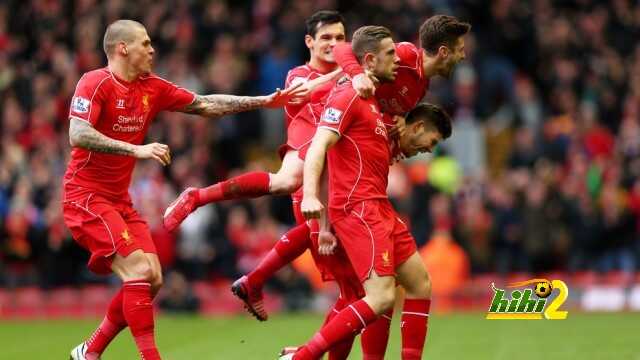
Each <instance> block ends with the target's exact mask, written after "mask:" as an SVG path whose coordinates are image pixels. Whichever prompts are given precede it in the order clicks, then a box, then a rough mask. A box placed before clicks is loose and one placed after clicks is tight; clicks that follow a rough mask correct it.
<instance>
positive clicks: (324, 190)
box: [319, 169, 331, 231]
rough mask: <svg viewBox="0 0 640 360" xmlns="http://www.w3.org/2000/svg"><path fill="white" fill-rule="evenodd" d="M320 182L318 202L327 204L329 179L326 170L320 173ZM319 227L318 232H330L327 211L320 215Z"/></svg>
mask: <svg viewBox="0 0 640 360" xmlns="http://www.w3.org/2000/svg"><path fill="white" fill-rule="evenodd" d="M320 179H321V180H320V181H321V186H320V202H321V203H323V204H327V203H328V198H329V194H328V192H329V177H328V176H327V171H326V169H324V171H323V172H322V176H321V177H320ZM319 225H320V231H330V230H331V229H330V226H329V214H328V213H327V211H326V210H325V211H323V212H322V214H320V221H319Z"/></svg>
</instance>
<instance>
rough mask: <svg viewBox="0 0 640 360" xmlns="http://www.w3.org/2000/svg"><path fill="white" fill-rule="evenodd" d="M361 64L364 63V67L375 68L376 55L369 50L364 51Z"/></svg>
mask: <svg viewBox="0 0 640 360" xmlns="http://www.w3.org/2000/svg"><path fill="white" fill-rule="evenodd" d="M362 60H363V61H362V63H363V64H362V65H364V67H365V69H375V68H376V60H377V58H376V55H375V54H373V53H370V52H367V53H364V58H363V59H362Z"/></svg>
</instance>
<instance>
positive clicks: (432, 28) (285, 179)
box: [164, 15, 471, 288]
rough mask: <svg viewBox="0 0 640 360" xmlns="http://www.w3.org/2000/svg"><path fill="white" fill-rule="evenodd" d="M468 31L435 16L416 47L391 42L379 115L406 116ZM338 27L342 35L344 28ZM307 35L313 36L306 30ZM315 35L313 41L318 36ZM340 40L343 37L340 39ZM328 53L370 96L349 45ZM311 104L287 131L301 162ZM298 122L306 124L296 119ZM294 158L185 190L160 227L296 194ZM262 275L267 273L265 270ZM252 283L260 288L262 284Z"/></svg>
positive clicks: (451, 63)
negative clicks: (390, 77)
mask: <svg viewBox="0 0 640 360" xmlns="http://www.w3.org/2000/svg"><path fill="white" fill-rule="evenodd" d="M327 21H328V20H327ZM321 24H322V23H318V24H316V27H319V29H322V27H320V25H321ZM336 26H337V25H336ZM470 28H471V26H470V25H469V24H468V23H465V22H460V21H459V20H457V19H456V18H455V17H453V16H447V15H435V16H432V17H430V18H429V19H427V20H426V21H425V22H424V23H423V24H422V25H421V26H420V31H419V34H420V46H421V49H418V48H417V47H416V46H415V45H413V44H411V43H407V42H403V43H399V44H396V48H397V53H398V56H399V57H400V68H399V69H398V77H397V79H396V80H395V81H393V82H389V83H385V84H381V85H380V87H379V88H378V89H377V90H376V94H375V95H376V98H377V99H378V100H379V103H380V106H381V108H382V110H383V112H384V113H386V114H389V115H400V116H405V115H406V113H407V112H409V111H410V110H411V109H412V108H413V107H415V106H416V104H417V103H418V102H419V101H420V100H421V99H422V98H423V97H424V95H425V94H426V91H427V89H428V87H429V79H430V78H431V77H432V76H435V75H441V76H445V77H449V76H450V75H451V73H452V72H453V69H454V68H455V65H456V64H457V63H458V62H460V61H461V60H463V59H464V57H465V54H464V35H465V34H467V33H468V32H469V30H470ZM342 29H343V30H342V31H343V33H344V27H342ZM307 32H308V33H309V34H312V31H310V30H309V28H308V29H307ZM317 34H318V33H316V37H315V38H317V37H318V36H317ZM307 36H313V35H307ZM342 38H343V39H344V35H343V36H342ZM306 40H307V45H308V46H309V44H310V42H309V38H308V37H307V38H306ZM314 49H315V47H314ZM311 54H312V60H313V56H314V54H315V51H314V50H313V49H312V50H311ZM322 54H324V55H325V57H326V59H333V58H330V57H329V55H328V54H326V53H324V52H323V53H322ZM333 55H334V57H335V61H337V62H338V65H340V66H341V67H342V69H343V70H344V72H345V73H347V74H348V75H350V76H352V78H353V86H354V88H355V89H356V91H358V94H360V95H361V96H363V97H368V96H370V95H371V94H373V92H374V89H375V86H374V84H373V81H372V80H371V79H370V78H369V77H368V76H366V75H365V74H364V70H363V69H362V66H360V64H359V63H358V61H357V60H356V59H355V57H354V55H353V53H352V52H351V49H350V46H349V45H348V44H346V43H343V41H336V44H335V47H334V54H333ZM334 66H336V65H334ZM316 86H317V84H316ZM317 96H319V97H320V98H321V99H319V101H318V104H319V105H323V103H324V100H325V99H322V95H321V94H320V95H317ZM311 103H313V102H311ZM311 103H310V104H308V105H307V106H306V107H304V108H303V109H302V110H301V111H300V112H299V113H298V115H297V116H298V117H300V118H299V119H294V120H293V121H292V122H291V124H290V126H289V130H288V133H289V140H288V144H290V146H291V147H292V148H294V149H297V150H298V152H299V155H302V156H301V157H302V158H304V153H305V152H306V149H307V148H308V146H309V143H310V142H309V141H308V140H309V139H310V136H306V135H307V134H309V132H311V134H313V133H314V132H315V128H313V126H310V125H309V124H311V123H312V122H315V120H314V119H317V118H319V116H320V113H319V112H320V111H321V110H322V108H323V107H322V106H310V105H311ZM288 114H289V115H293V112H292V111H291V112H288ZM302 119H304V120H305V121H299V120H302ZM292 133H297V134H298V135H299V134H304V135H305V136H296V137H295V138H294V137H293V136H292ZM295 155H296V154H294V153H292V154H289V156H286V157H285V159H284V162H283V166H282V167H281V169H280V171H279V172H278V173H277V174H269V173H266V172H251V173H247V174H244V175H240V176H238V177H235V178H232V179H229V180H227V181H223V182H221V183H218V184H215V185H213V186H211V187H208V188H205V189H195V188H190V189H187V190H185V192H183V193H182V194H181V195H180V197H178V199H176V201H175V202H174V203H173V204H172V205H171V206H170V207H169V208H168V209H167V211H166V212H165V216H164V223H165V227H166V228H167V229H169V230H173V229H175V228H176V227H177V226H179V225H180V223H181V222H182V221H183V220H184V219H185V218H186V217H187V216H188V215H189V214H190V213H191V212H193V211H194V210H195V209H196V208H197V207H199V206H202V205H205V204H208V203H210V202H216V201H222V200H229V199H245V198H253V197H259V196H263V195H267V194H290V193H292V192H294V191H296V190H297V189H298V188H299V187H300V184H301V181H302V167H303V165H302V162H301V161H299V159H298V158H297V157H296V156H295ZM280 175H282V176H280ZM296 200H297V196H294V201H296ZM294 215H296V220H297V221H298V222H300V221H301V220H302V219H301V218H302V217H301V216H300V214H299V212H298V210H297V207H296V206H295V204H294ZM266 271H267V272H269V270H268V269H267V270H266ZM252 285H253V286H254V287H256V288H260V287H261V285H262V284H259V283H257V284H252Z"/></svg>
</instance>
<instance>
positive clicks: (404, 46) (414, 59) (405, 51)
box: [396, 41, 421, 67]
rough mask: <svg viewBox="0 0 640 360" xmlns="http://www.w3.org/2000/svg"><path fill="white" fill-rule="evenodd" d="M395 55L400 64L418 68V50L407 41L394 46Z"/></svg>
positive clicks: (419, 57)
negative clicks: (398, 58)
mask: <svg viewBox="0 0 640 360" xmlns="http://www.w3.org/2000/svg"><path fill="white" fill-rule="evenodd" d="M396 53H397V54H398V57H400V61H401V62H402V64H404V65H406V66H416V67H417V66H418V64H419V60H420V59H421V56H420V49H418V47H417V46H416V45H415V44H413V43H410V42H408V41H403V42H399V43H397V44H396Z"/></svg>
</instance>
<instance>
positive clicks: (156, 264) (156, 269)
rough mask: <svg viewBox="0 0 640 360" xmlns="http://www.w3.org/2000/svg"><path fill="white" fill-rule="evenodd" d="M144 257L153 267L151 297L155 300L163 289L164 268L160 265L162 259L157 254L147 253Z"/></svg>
mask: <svg viewBox="0 0 640 360" xmlns="http://www.w3.org/2000/svg"><path fill="white" fill-rule="evenodd" d="M144 256H145V257H146V258H147V261H149V265H150V266H151V279H150V281H151V297H152V298H154V299H155V297H156V295H158V292H159V291H160V288H162V281H163V278H162V266H161V265H160V259H159V258H158V255H157V254H155V253H149V252H145V253H144Z"/></svg>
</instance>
